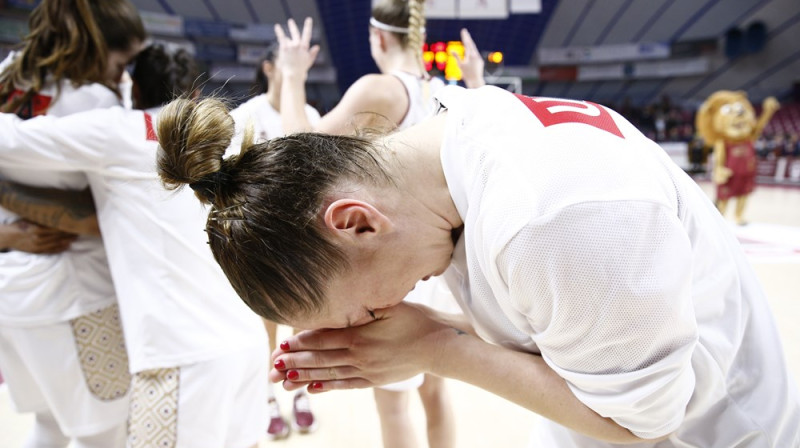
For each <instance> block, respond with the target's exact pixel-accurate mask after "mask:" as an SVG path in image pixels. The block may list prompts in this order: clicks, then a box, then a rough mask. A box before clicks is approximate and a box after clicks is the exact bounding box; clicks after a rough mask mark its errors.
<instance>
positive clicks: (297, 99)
mask: <svg viewBox="0 0 800 448" xmlns="http://www.w3.org/2000/svg"><path fill="white" fill-rule="evenodd" d="M288 29H289V35H288V36H287V35H286V34H285V33H284V32H283V28H281V27H280V25H276V26H275V33H276V35H277V36H278V42H279V43H280V53H279V56H278V68H279V70H281V75H282V84H281V120H282V122H283V130H284V132H285V133H287V134H290V133H293V132H301V131H316V132H323V133H326V134H340V135H341V134H352V133H353V132H354V131H355V130H357V129H359V128H363V127H370V128H372V127H375V128H379V129H380V128H387V127H389V128H394V127H395V126H396V125H397V123H400V122H401V121H402V120H403V117H405V114H406V111H407V110H408V95H407V94H406V90H405V87H404V86H403V83H402V82H401V81H400V80H399V79H397V78H396V77H394V76H392V75H379V74H373V75H366V76H362V77H361V78H359V79H358V81H356V82H355V83H353V85H351V86H350V87H349V88H348V89H347V91H346V92H345V93H344V95H343V96H342V99H341V101H339V103H338V104H337V105H336V107H335V108H334V109H333V110H331V111H330V112H329V113H327V114H326V115H325V116H324V117H322V119H321V120H320V122H319V123H318V124H317V125H316V126H313V125H312V124H311V123H309V121H308V117H307V116H306V113H305V104H306V95H305V83H306V78H307V74H308V70H309V68H310V67H311V65H312V64H313V63H314V59H315V58H316V55H317V53H318V52H319V47H318V46H313V47H312V46H310V40H311V29H312V21H311V19H306V22H305V24H304V25H303V31H302V33H301V32H300V30H299V29H298V28H297V25H296V24H295V22H294V21H293V20H289V23H288Z"/></svg>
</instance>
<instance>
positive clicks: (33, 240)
mask: <svg viewBox="0 0 800 448" xmlns="http://www.w3.org/2000/svg"><path fill="white" fill-rule="evenodd" d="M76 238H77V235H75V234H72V233H66V232H62V231H60V230H57V229H53V228H50V227H44V226H40V225H38V224H34V223H32V222H30V221H26V220H24V219H20V220H17V221H14V222H13V223H11V224H5V225H2V226H0V241H1V242H2V247H3V248H5V249H13V250H18V251H20V252H29V253H32V254H57V253H60V252H64V251H65V250H67V249H69V247H70V245H71V244H72V242H73V241H75V239H76Z"/></svg>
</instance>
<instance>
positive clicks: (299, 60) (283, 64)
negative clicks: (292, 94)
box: [275, 17, 319, 81]
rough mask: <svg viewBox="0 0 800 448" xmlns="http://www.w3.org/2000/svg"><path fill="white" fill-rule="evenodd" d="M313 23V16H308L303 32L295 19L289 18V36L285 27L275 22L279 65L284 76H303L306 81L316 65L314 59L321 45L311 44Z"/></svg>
mask: <svg viewBox="0 0 800 448" xmlns="http://www.w3.org/2000/svg"><path fill="white" fill-rule="evenodd" d="M313 25H314V22H313V20H312V19H311V17H306V20H305V23H304V24H303V31H302V33H301V32H300V30H299V29H298V28H297V23H295V21H294V19H289V22H288V24H287V28H288V29H289V35H288V36H287V35H286V34H285V33H284V32H283V27H281V26H280V25H279V24H277V23H276V24H275V36H276V37H277V39H278V45H279V50H278V58H277V66H278V69H279V70H280V71H281V73H282V74H283V76H288V77H297V76H301V77H303V80H304V81H305V76H306V75H307V73H308V70H309V69H310V68H311V66H312V65H314V60H315V59H316V58H317V54H318V53H319V45H314V46H313V47H311V46H310V45H311V31H312V29H313Z"/></svg>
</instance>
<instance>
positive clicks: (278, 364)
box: [275, 359, 286, 370]
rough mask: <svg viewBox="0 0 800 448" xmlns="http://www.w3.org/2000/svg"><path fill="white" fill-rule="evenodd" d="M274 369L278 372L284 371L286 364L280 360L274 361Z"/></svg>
mask: <svg viewBox="0 0 800 448" xmlns="http://www.w3.org/2000/svg"><path fill="white" fill-rule="evenodd" d="M275 368H276V369H278V370H284V369H286V364H284V363H283V360H282V359H279V360H277V361H275Z"/></svg>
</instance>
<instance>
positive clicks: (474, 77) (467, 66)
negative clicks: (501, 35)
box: [453, 28, 486, 89]
mask: <svg viewBox="0 0 800 448" xmlns="http://www.w3.org/2000/svg"><path fill="white" fill-rule="evenodd" d="M461 42H462V43H463V44H464V57H463V58H461V57H459V55H458V54H456V53H455V52H454V53H453V57H454V58H455V59H456V62H457V63H458V67H459V68H460V69H461V76H462V79H463V80H464V85H466V86H467V88H469V89H474V88H476V87H480V86H483V85H486V81H484V79H483V69H484V66H485V63H484V61H483V58H482V57H481V53H480V52H479V51H478V46H477V45H475V41H473V40H472V36H470V34H469V31H467V29H466V28H462V29H461Z"/></svg>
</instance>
